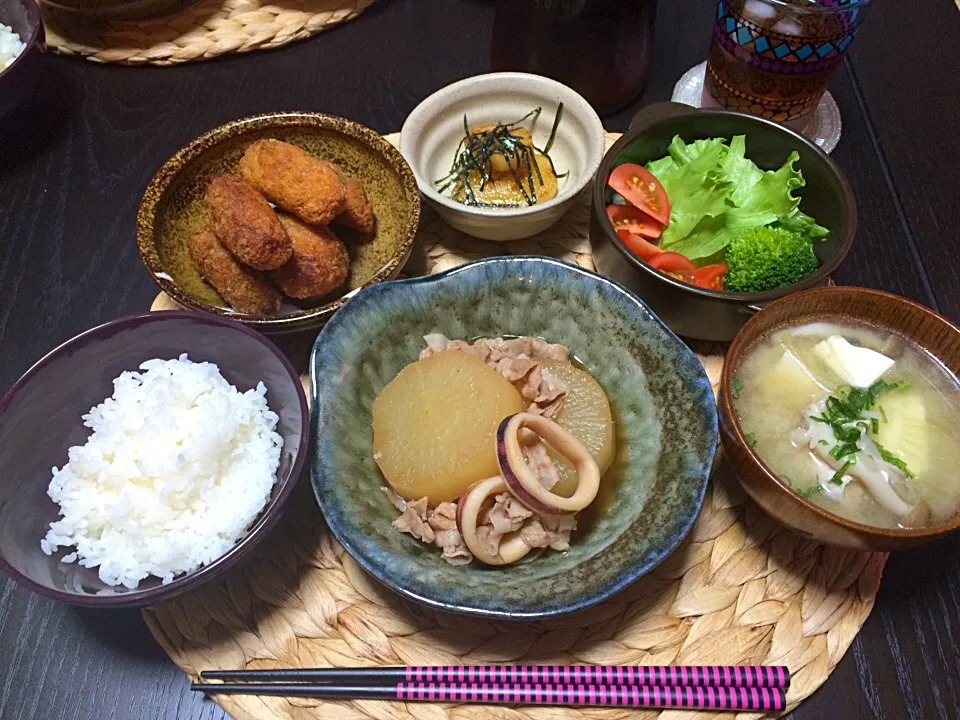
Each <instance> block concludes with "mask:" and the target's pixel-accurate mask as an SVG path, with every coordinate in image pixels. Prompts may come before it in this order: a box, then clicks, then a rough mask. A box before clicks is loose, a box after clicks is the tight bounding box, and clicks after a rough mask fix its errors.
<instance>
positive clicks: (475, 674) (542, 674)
mask: <svg viewBox="0 0 960 720" xmlns="http://www.w3.org/2000/svg"><path fill="white" fill-rule="evenodd" d="M201 676H202V677H203V678H204V679H208V680H249V681H257V682H314V683H331V682H337V683H341V684H351V685H363V684H368V683H371V682H374V683H378V684H380V683H384V682H387V681H394V682H418V683H421V682H426V683H431V682H447V683H466V684H469V685H472V684H474V683H499V684H521V685H524V684H528V683H532V684H537V683H540V684H542V685H547V684H549V685H574V686H576V685H618V686H624V685H625V686H659V687H693V688H697V687H735V688H736V687H745V688H787V687H789V686H790V671H789V670H788V669H787V668H786V667H784V666H782V665H777V666H763V665H744V666H730V665H659V666H654V665H650V666H646V665H639V666H638V665H447V666H436V667H427V666H408V667H372V668H314V669H310V668H296V669H289V670H211V671H206V672H203V673H201Z"/></svg>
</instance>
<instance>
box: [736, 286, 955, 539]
mask: <svg viewBox="0 0 960 720" xmlns="http://www.w3.org/2000/svg"><path fill="white" fill-rule="evenodd" d="M814 321H827V322H836V323H841V324H842V323H844V322H849V321H853V322H856V323H868V324H870V325H872V326H873V327H875V328H877V329H878V330H880V331H881V332H895V333H898V334H899V335H902V336H903V337H905V338H907V339H909V340H912V341H913V342H914V343H916V344H917V345H918V346H920V347H921V348H923V349H924V350H926V351H927V352H928V353H930V355H932V356H933V357H934V358H936V359H937V360H938V361H939V362H940V363H942V364H943V366H944V367H945V368H946V369H947V370H949V371H950V373H952V374H953V375H954V376H957V375H960V328H958V327H957V326H956V325H954V324H953V323H951V322H950V321H949V320H947V319H946V318H944V317H941V316H940V315H938V314H937V313H935V312H934V311H933V310H930V309H929V308H926V307H924V306H923V305H919V304H917V303H915V302H912V301H910V300H907V299H905V298H902V297H898V296H897V295H891V294H890V293H885V292H880V291H879V290H868V289H866V288H856V287H828V288H815V289H813V290H805V291H803V292H799V293H795V294H793V295H790V296H788V297H785V298H783V299H781V300H778V301H776V302H774V303H771V304H770V305H769V306H768V307H767V308H765V309H764V310H762V311H760V312H759V313H757V315H756V316H754V317H753V318H752V319H751V320H750V321H749V322H747V324H746V325H744V326H743V329H742V330H741V331H740V332H739V333H738V334H737V336H736V338H734V340H733V343H732V344H731V346H730V350H729V351H728V352H727V358H726V362H725V363H724V366H723V374H722V376H721V379H720V400H719V404H718V405H719V413H720V438H721V441H722V443H723V450H724V454H725V456H726V458H727V461H728V462H729V463H730V465H731V466H732V468H733V471H734V473H735V474H736V476H737V479H738V480H739V481H740V484H741V485H742V486H743V489H744V490H745V491H746V492H747V494H748V495H749V496H750V497H751V498H753V499H754V500H755V501H756V502H757V504H758V505H760V507H762V508H763V509H764V510H765V511H766V512H768V513H769V514H770V515H772V516H773V517H774V518H775V519H776V520H778V521H779V522H781V523H782V524H784V525H786V526H787V527H789V528H791V529H793V530H794V531H796V532H797V533H799V534H801V535H803V536H805V537H808V538H811V539H814V540H817V541H819V542H822V543H826V544H827V545H835V546H837V547H845V548H851V549H854V550H898V549H901V548H907V547H912V546H916V545H923V544H925V543H928V542H931V541H933V540H935V539H937V538H939V537H941V536H943V535H946V534H948V533H952V532H954V531H955V530H957V529H960V514H958V515H956V516H955V517H953V518H952V519H951V520H949V521H947V522H943V523H940V524H938V525H931V526H929V527H923V528H914V529H909V530H901V529H890V528H882V527H874V526H872V525H863V524H861V523H857V522H853V521H852V520H847V519H845V518H842V517H840V516H838V515H834V514H833V513H830V512H827V511H826V510H824V509H823V508H822V507H820V506H819V505H817V504H815V503H813V502H811V501H810V500H807V499H805V498H803V497H801V496H800V495H799V494H797V493H796V492H795V491H793V490H792V489H791V488H790V486H789V484H788V483H786V482H785V481H784V480H782V479H781V478H779V477H778V476H777V475H776V474H775V473H774V472H773V471H772V470H771V469H770V468H769V466H768V465H767V464H766V463H765V462H764V461H763V460H762V459H761V457H760V456H759V455H758V454H757V453H756V452H755V451H754V449H753V447H752V446H751V445H750V443H748V442H747V440H746V437H745V435H744V431H743V428H742V427H740V422H739V420H738V419H737V409H736V401H735V398H734V397H733V395H732V393H731V382H732V381H733V378H735V377H737V376H738V373H739V372H740V368H741V366H742V363H743V359H744V357H745V356H746V354H747V353H748V352H750V350H751V349H752V348H753V347H754V346H755V345H756V344H757V343H758V342H761V341H762V340H763V339H764V338H766V337H768V336H769V335H770V334H771V333H773V332H775V331H777V330H779V329H781V328H783V327H785V326H790V325H799V324H802V323H807V322H814Z"/></svg>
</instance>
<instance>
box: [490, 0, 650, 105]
mask: <svg viewBox="0 0 960 720" xmlns="http://www.w3.org/2000/svg"><path fill="white" fill-rule="evenodd" d="M656 10H657V0H498V1H497V12H496V18H495V20H494V26H493V41H492V43H491V46H490V65H491V67H492V69H493V70H494V71H507V70H517V71H521V72H529V73H535V74H537V75H545V76H547V77H550V78H553V79H554V80H557V81H559V82H562V83H564V84H565V85H569V86H570V87H571V88H573V89H574V90H576V91H577V92H578V93H580V94H581V95H583V96H584V97H585V98H586V99H587V101H588V102H589V103H590V104H591V105H593V107H594V109H596V111H597V112H599V113H609V112H612V111H614V110H617V109H619V108H621V107H623V106H625V105H628V104H629V103H630V101H632V100H633V99H634V98H635V97H637V95H639V94H640V93H641V92H642V91H643V88H644V87H645V86H646V84H647V78H648V77H649V74H650V59H651V57H652V54H653V23H654V18H655V15H656Z"/></svg>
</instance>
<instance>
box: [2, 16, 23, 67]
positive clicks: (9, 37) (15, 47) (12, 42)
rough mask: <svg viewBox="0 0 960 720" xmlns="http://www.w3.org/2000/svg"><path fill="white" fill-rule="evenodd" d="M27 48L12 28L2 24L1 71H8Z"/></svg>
mask: <svg viewBox="0 0 960 720" xmlns="http://www.w3.org/2000/svg"><path fill="white" fill-rule="evenodd" d="M25 47H26V45H24V44H23V43H22V42H21V41H20V36H19V35H17V34H16V33H15V32H14V31H13V28H12V27H9V26H8V25H4V24H3V23H0V70H6V69H7V68H8V67H10V65H12V64H13V61H14V60H16V59H17V56H19V55H20V53H22V52H23V49H24V48H25Z"/></svg>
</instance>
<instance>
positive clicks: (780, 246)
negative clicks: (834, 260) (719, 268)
mask: <svg viewBox="0 0 960 720" xmlns="http://www.w3.org/2000/svg"><path fill="white" fill-rule="evenodd" d="M726 263H727V276H726V278H725V279H724V286H725V287H726V289H727V290H731V291H733V292H763V291H764V290H773V289H775V288H778V287H783V286H784V285H790V284H792V283H795V282H798V281H799V280H802V279H803V278H805V277H806V276H807V275H809V274H810V273H812V272H814V271H815V270H816V269H817V268H818V267H820V262H819V261H818V260H817V256H816V255H815V254H814V252H813V243H811V242H810V241H809V240H808V239H806V238H804V237H801V236H799V235H797V234H796V233H792V232H790V231H789V230H784V229H783V228H773V227H755V228H750V229H749V230H745V231H743V232H742V233H740V234H739V235H737V237H735V238H734V239H733V241H732V242H731V243H730V246H729V247H728V248H727V254H726Z"/></svg>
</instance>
